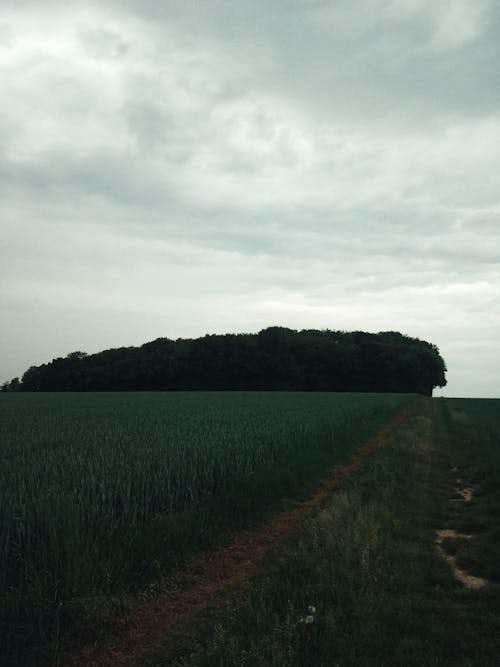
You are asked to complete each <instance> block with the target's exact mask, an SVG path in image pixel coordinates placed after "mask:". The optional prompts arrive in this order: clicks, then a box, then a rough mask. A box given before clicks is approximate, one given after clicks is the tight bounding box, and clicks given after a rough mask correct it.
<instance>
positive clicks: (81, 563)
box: [0, 392, 407, 664]
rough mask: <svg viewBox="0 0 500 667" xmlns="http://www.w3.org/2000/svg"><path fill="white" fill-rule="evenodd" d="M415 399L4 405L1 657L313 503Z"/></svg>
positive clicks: (162, 397) (106, 397)
mask: <svg viewBox="0 0 500 667" xmlns="http://www.w3.org/2000/svg"><path fill="white" fill-rule="evenodd" d="M406 399H407V397H405V396H402V395H382V394H379V395H373V394H372V395H362V394H357V395H349V394H328V393H319V394H315V393H311V392H309V393H257V392H251V393H244V392H242V393H222V392H218V393H211V394H209V393H195V392H194V393H154V394H153V393H145V392H143V393H140V394H138V393H117V394H113V393H109V394H91V393H81V394H48V393H47V394H9V393H7V394H4V395H2V397H1V401H0V410H1V414H0V432H1V433H2V442H1V449H0V455H1V457H2V462H3V465H2V466H1V468H0V591H1V594H2V601H1V604H0V625H1V628H2V629H1V632H3V636H2V637H1V638H0V643H1V645H2V646H4V647H7V646H10V647H11V649H12V651H11V656H12V655H14V656H15V659H14V664H16V662H17V663H19V659H18V657H19V656H20V655H24V654H23V651H24V650H25V647H26V646H29V647H30V650H31V655H32V656H34V647H36V646H39V647H43V646H44V645H46V644H47V642H48V641H49V640H51V639H52V638H53V637H54V634H55V632H56V629H57V628H58V627H59V625H60V622H61V620H64V619H61V614H63V615H67V614H68V613H71V610H72V609H75V608H76V607H78V606H79V605H81V603H82V601H84V600H86V601H87V603H88V604H92V600H96V599H98V598H99V597H100V596H110V595H113V594H118V593H121V592H123V591H124V590H127V587H130V586H131V585H133V584H134V583H136V584H137V583H140V582H142V581H144V580H145V579H148V578H151V577H153V576H155V575H156V574H159V573H161V572H165V570H166V569H168V568H169V567H172V566H173V565H176V564H178V563H180V562H182V560H183V558H185V557H186V555H188V554H190V553H192V552H193V551H195V550H196V549H199V548H201V547H204V546H207V545H209V544H213V543H216V542H218V541H220V540H222V539H223V538H224V536H225V534H226V533H227V531H228V530H230V529H234V528H237V527H239V526H242V525H247V524H248V523H249V522H250V521H252V520H255V519H257V518H258V517H259V516H262V515H263V514H265V513H266V512H268V511H269V510H270V509H271V508H272V507H277V506H279V505H280V504H281V503H283V502H284V501H286V500H287V499H292V500H293V499H299V498H301V497H304V496H305V495H306V494H307V493H309V492H310V490H311V488H312V486H313V484H314V482H315V480H317V479H318V478H319V477H320V476H321V475H322V474H323V473H324V470H325V468H326V467H327V466H328V465H331V464H332V463H334V462H336V461H337V460H339V458H340V457H342V456H343V455H345V453H346V452H347V451H348V450H349V448H350V447H351V446H352V445H353V443H354V441H355V440H356V439H358V438H361V437H364V436H366V435H367V434H368V433H369V432H370V431H371V430H372V429H373V428H374V427H375V426H376V424H378V423H380V421H381V420H383V419H385V418H386V417H387V416H388V415H389V414H390V413H391V412H393V411H394V409H395V408H396V407H397V406H399V405H401V404H402V402H403V401H404V400H406ZM23 661H24V662H23V664H26V661H25V659H24V657H23Z"/></svg>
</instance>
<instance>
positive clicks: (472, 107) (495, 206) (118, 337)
mask: <svg viewBox="0 0 500 667" xmlns="http://www.w3.org/2000/svg"><path fill="white" fill-rule="evenodd" d="M499 24H500V11H499V10H498V8H497V6H496V3H493V2H492V1H488V0H477V1H475V2H472V1H469V0H453V1H452V0H443V2H441V3H431V2H428V1H425V0H405V1H403V2H394V1H392V0H386V1H385V2H383V3H380V2H372V1H370V0H363V1H361V0H360V1H358V2H335V3H333V2H326V1H317V2H316V1H314V0H289V1H288V2H286V3H283V2H265V3H264V1H263V0H257V1H256V2H253V3H234V2H230V1H229V0H220V1H217V2H210V3H204V2H199V1H198V0H197V1H196V2H195V1H194V0H186V1H185V2H183V3H182V4H179V3H178V2H163V3H157V2H152V0H151V1H150V0H145V1H143V2H140V3H139V2H135V1H134V2H132V1H129V2H123V1H120V2H107V3H105V4H104V3H99V2H92V3H87V4H86V5H85V7H83V6H80V7H77V6H71V5H69V3H62V2H58V1H57V0H49V1H47V2H44V3H43V7H42V6H41V5H40V3H37V2H34V1H33V2H30V1H28V2H25V3H22V6H20V5H19V3H13V2H8V1H6V2H4V3H2V11H1V14H0V84H1V86H2V91H3V93H4V100H5V103H4V104H2V108H1V110H0V197H1V201H2V219H3V222H2V227H3V230H2V232H3V259H2V266H3V269H2V284H1V288H0V309H1V311H2V317H3V321H5V322H7V323H8V326H6V327H4V328H3V331H2V334H1V335H2V337H3V340H2V349H7V350H10V352H9V354H8V355H6V359H5V360H4V361H3V362H2V366H1V367H0V373H1V374H2V377H4V376H5V378H8V377H10V376H12V375H14V374H18V373H20V372H22V371H23V370H24V369H25V368H26V367H27V366H28V365H30V364H32V363H41V362H43V361H46V360H48V359H50V358H51V357H52V356H56V355H60V354H65V353H66V352H68V351H70V350H71V349H73V348H75V349H76V348H78V349H81V348H86V349H88V351H92V350H97V349H101V348H103V347H106V346H113V345H120V344H133V343H140V342H143V341H145V340H147V339H150V338H154V337H156V336H160V335H169V336H172V337H177V336H181V335H201V334H203V333H205V332H207V331H211V332H212V331H237V330H257V329H259V328H261V327H262V326H266V325H269V324H275V323H279V324H284V325H288V326H293V327H297V328H302V327H330V328H342V329H349V328H353V329H362V328H365V329H369V330H384V329H400V330H402V331H404V332H406V333H408V334H410V335H418V336H421V337H423V338H426V339H429V340H432V341H433V342H435V343H437V344H438V345H439V346H440V348H441V350H442V352H443V354H444V356H445V358H447V360H448V362H449V366H450V374H449V378H450V386H449V390H447V391H448V393H452V394H453V393H455V394H462V395H465V394H470V393H475V394H481V393H484V394H488V395H493V394H498V384H497V385H495V381H494V379H493V378H492V373H491V368H492V367H494V366H495V364H498V362H499V361H500V356H499V354H498V352H497V349H496V348H497V346H496V343H495V340H496V339H498V334H499V333H500V312H499V307H498V305H497V301H498V298H497V297H498V291H499V285H500V267H499V263H498V248H499V247H500V226H499V225H498V217H499V213H500V196H499V194H498V193H499V192H500V188H499V185H500V183H499V180H500V177H499V176H498V174H499V173H500V172H499V168H498V167H499V150H498V146H499V145H500V115H499V113H498V109H499V108H500V106H499V103H500V100H499V99H498V97H499V94H500V92H499V91H500V85H499V84H500V82H499V72H498V67H497V63H498V59H499V57H500V48H499V46H498V39H497V35H498V28H499ZM476 343H477V355H474V354H473V353H472V352H471V350H473V349H474V345H475V344H476ZM448 357H449V359H448ZM481 378H484V381H483V380H481Z"/></svg>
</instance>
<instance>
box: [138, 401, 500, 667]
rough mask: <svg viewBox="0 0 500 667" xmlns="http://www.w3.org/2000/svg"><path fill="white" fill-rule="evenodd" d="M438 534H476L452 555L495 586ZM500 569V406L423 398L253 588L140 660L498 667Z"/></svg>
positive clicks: (192, 664) (216, 665)
mask: <svg viewBox="0 0 500 667" xmlns="http://www.w3.org/2000/svg"><path fill="white" fill-rule="evenodd" d="M457 474H458V475H460V478H461V481H462V483H466V484H467V485H470V487H471V488H472V489H473V492H474V493H473V497H472V500H471V501H470V502H467V503H464V502H461V501H460V500H458V501H457V499H456V498H455V497H454V495H455V494H454V489H455V486H456V476H457ZM439 529H454V530H457V531H463V532H467V533H468V534H469V535H471V537H470V538H469V539H466V540H450V541H449V542H450V543H449V544H448V545H447V549H448V550H449V552H450V553H454V554H455V556H456V557H457V559H458V562H459V564H460V565H461V566H463V567H464V568H466V569H467V571H468V572H469V573H470V574H473V575H474V576H478V577H485V578H486V584H485V585H484V587H482V588H481V589H479V590H468V589H467V588H466V587H464V585H463V584H462V583H461V582H460V581H457V579H456V578H455V577H454V576H453V573H452V570H451V568H450V567H449V564H448V563H447V562H445V561H444V559H443V558H441V557H440V555H439V553H438V552H437V549H436V531H437V530H439ZM457 542H458V544H456V543H457ZM499 564H500V401H499V400H491V401H486V400H484V401H483V400H460V401H459V400H457V401H455V400H453V401H444V400H442V399H438V400H431V401H423V402H421V403H420V405H419V406H418V408H417V412H416V414H415V416H413V417H410V419H408V420H407V422H406V423H405V424H404V425H403V426H402V428H400V429H399V430H398V431H397V432H396V433H394V434H393V435H392V436H391V437H390V438H389V440H388V442H387V444H386V446H385V447H384V448H382V449H381V450H379V451H377V452H376V453H375V454H374V455H373V456H372V457H370V459H369V460H368V461H367V462H366V463H365V465H364V466H363V467H362V468H361V469H360V470H359V471H357V472H356V473H354V474H353V475H351V476H349V477H348V478H346V479H345V480H344V482H343V483H340V484H339V486H338V489H337V491H336V493H334V494H333V495H332V496H331V498H330V499H329V500H328V502H327V503H326V504H325V506H324V507H323V508H322V509H321V510H320V511H319V512H316V513H314V514H312V515H311V516H310V517H309V520H308V521H307V522H304V524H303V526H302V529H301V531H300V534H299V535H298V536H297V537H296V538H295V539H294V540H293V542H292V543H291V544H288V545H287V548H286V549H284V550H283V551H282V553H281V556H280V557H279V558H278V559H276V561H275V563H274V564H273V566H272V567H270V568H269V569H268V570H267V571H266V572H265V573H263V574H262V575H261V576H259V577H257V578H256V579H255V580H254V581H253V582H252V586H250V587H248V588H247V589H246V590H245V591H244V592H243V593H241V592H240V591H236V592H235V593H234V594H233V595H227V596H225V597H224V599H221V600H220V601H219V602H218V603H217V604H216V605H215V606H214V607H213V608H211V609H208V610H207V611H206V613H205V614H204V615H203V616H202V617H201V618H200V619H198V629H197V631H196V632H195V633H194V634H193V635H192V636H191V637H190V640H189V642H188V643H186V640H185V637H186V629H182V631H180V632H179V633H178V635H177V636H174V637H173V638H170V639H169V641H168V642H165V643H164V644H163V646H159V647H156V648H151V649H150V650H149V652H146V654H145V655H143V657H142V658H141V659H140V660H138V661H137V662H135V663H134V664H137V665H141V666H142V667H153V665H155V666H156V667H158V666H159V665H175V666H176V667H232V666H233V665H238V666H241V667H245V666H246V667H250V666H251V667H255V666H259V667H271V666H274V665H279V667H309V666H310V667H313V666H314V667H317V666H318V665H319V666H320V667H328V666H329V665H335V666H336V667H337V666H338V667H347V666H349V667H364V666H367V667H373V666H380V667H382V666H384V667H385V666H387V665H389V666H392V665H398V666H400V667H408V666H414V667H441V666H442V665H449V666H450V667H451V666H456V665H460V666H461V667H471V666H475V667H497V665H498V664H499V656H500V566H499ZM308 616H309V619H308V620H309V621H310V622H305V619H307V617H308ZM194 638H197V641H195V639H194ZM193 646H194V647H195V649H194V650H193Z"/></svg>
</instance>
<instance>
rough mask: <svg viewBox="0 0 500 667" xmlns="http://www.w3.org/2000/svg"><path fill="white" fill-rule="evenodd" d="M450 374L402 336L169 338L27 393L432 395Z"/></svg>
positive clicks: (28, 378) (39, 377)
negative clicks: (230, 392) (254, 391)
mask: <svg viewBox="0 0 500 667" xmlns="http://www.w3.org/2000/svg"><path fill="white" fill-rule="evenodd" d="M445 372H446V367H445V364H444V361H443V359H442V358H441V356H440V354H439V350H438V349H437V348H436V347H435V346H434V345H431V344H430V343H427V342H425V341H421V340H419V339H417V338H410V337H408V336H403V335H401V334H400V333H397V332H392V331H389V332H383V333H379V334H370V333H365V332H362V331H355V332H352V333H347V332H340V331H328V330H327V331H315V330H310V331H294V330H292V329H286V328H284V327H271V328H269V329H264V330H263V331H260V332H259V333H258V334H228V335H224V336H215V335H212V336H204V337H203V338H198V339H194V340H190V339H186V340H183V339H179V340H176V341H172V340H169V339H167V338H159V339H158V340H155V341H152V342H151V343H146V344H145V345H142V346H141V347H137V348H135V347H127V348H119V349H113V350H106V351H104V352H99V353H98V354H91V355H86V354H85V353H83V352H72V353H70V354H69V355H68V356H67V357H66V358H65V359H62V358H58V359H54V360H53V361H52V362H50V363H48V364H43V365H42V366H32V367H31V368H29V369H28V370H27V371H26V373H25V374H24V375H23V378H22V389H23V391H122V390H129V391H135V390H183V391H184V390H216V391H222V390H264V391H281V390H283V391H290V390H293V391H365V392H371V391H377V392H410V393H421V394H425V395H431V394H432V390H433V388H434V387H437V386H440V387H442V386H444V385H445V384H446V378H445Z"/></svg>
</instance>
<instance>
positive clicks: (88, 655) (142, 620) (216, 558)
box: [58, 405, 413, 667]
mask: <svg viewBox="0 0 500 667" xmlns="http://www.w3.org/2000/svg"><path fill="white" fill-rule="evenodd" d="M412 411H413V408H412V406H411V405H408V406H406V407H405V408H404V409H403V410H401V411H400V412H399V413H398V414H397V415H396V416H394V417H393V418H392V419H391V420H389V421H388V422H387V423H386V424H384V425H383V426H382V427H381V428H380V429H379V431H378V432H377V433H376V434H375V435H374V436H373V437H372V438H370V439H369V440H367V441H366V442H364V443H362V444H361V445H359V447H358V448H357V449H356V450H355V452H354V454H353V456H352V458H351V459H350V460H349V462H348V463H346V464H344V465H337V466H335V467H334V468H333V469H332V470H331V471H330V472H329V473H328V474H327V475H326V477H325V478H324V479H323V481H322V482H321V483H320V484H319V485H318V487H317V489H316V491H315V492H314V494H313V495H312V496H311V497H310V498H309V499H308V500H306V501H304V502H303V503H300V504H297V505H296V506H295V507H294V508H293V509H291V510H288V511H282V512H279V513H277V514H275V515H274V516H273V517H272V518H271V519H269V520H268V521H266V522H265V523H263V524H261V525H260V526H258V527H257V528H255V529H252V530H245V531H242V532H240V533H238V534H237V535H236V536H235V538H234V539H233V541H232V542H231V544H229V545H227V546H224V547H220V548H218V549H213V550H210V551H207V552H205V553H203V554H202V555H201V556H198V557H197V558H196V560H195V561H194V562H193V563H192V564H191V565H190V566H189V567H188V568H186V569H185V570H183V571H182V572H179V573H177V574H178V576H177V577H176V579H177V580H179V581H182V582H183V585H182V587H181V588H179V589H176V590H173V591H169V592H163V593H161V594H159V595H157V596H153V597H151V596H149V597H146V598H145V597H144V596H142V597H138V598H137V599H136V600H135V601H133V602H132V603H131V604H130V605H128V609H127V611H124V612H122V613H117V614H115V615H114V616H113V617H112V618H107V619H106V623H105V630H103V631H101V632H99V628H96V632H95V635H96V639H95V641H93V642H92V643H89V644H87V645H86V646H83V647H79V648H78V649H76V648H75V647H73V648H68V649H67V650H65V651H63V653H62V655H61V656H60V659H59V662H58V664H59V665H61V666H62V667H107V666H109V667H111V666H113V667H124V666H130V665H133V664H135V663H136V661H137V660H138V659H139V658H140V656H141V655H143V654H144V653H145V652H146V651H148V650H150V649H151V648H153V647H154V646H156V645H159V644H162V643H164V642H165V640H166V639H168V637H169V635H171V634H172V633H173V632H174V631H175V630H176V629H177V628H178V626H179V625H180V624H182V623H185V622H187V621H189V620H190V619H193V617H194V616H195V615H196V614H197V613H198V612H200V611H201V610H202V609H203V608H205V607H206V606H207V605H208V604H209V603H210V602H211V601H212V600H213V599H214V596H215V595H218V594H220V593H221V592H222V591H223V590H224V589H229V587H234V586H235V585H238V584H242V583H244V582H245V581H248V580H249V579H250V578H251V577H252V576H253V575H255V574H256V572H258V570H259V569H261V568H262V567H263V566H264V565H265V561H266V557H268V556H269V555H270V553H271V552H272V550H274V549H275V548H276V547H278V546H279V545H280V544H281V543H283V541H284V540H285V539H287V538H288V537H289V536H290V535H292V534H293V532H294V530H296V528H297V527H298V526H299V524H300V522H301V520H302V519H303V518H304V515H306V514H307V512H309V511H311V510H312V509H314V508H315V507H318V506H320V505H321V504H322V502H323V501H324V500H325V499H326V498H327V497H328V496H329V494H330V493H331V492H332V491H333V489H334V488H335V486H336V484H337V482H338V480H339V479H341V478H342V477H345V476H346V475H350V474H352V473H353V472H355V471H356V470H357V469H358V468H360V466H361V465H363V463H364V461H365V460H366V459H367V457H369V456H370V455H371V454H372V453H373V452H374V451H376V450H377V449H378V448H379V447H381V446H383V445H384V443H385V442H386V440H387V438H388V436H389V435H390V434H391V433H392V432H393V431H394V430H395V429H396V428H398V427H399V426H400V425H401V424H402V423H403V422H404V421H405V420H406V419H407V418H408V417H409V416H410V414H411V413H412Z"/></svg>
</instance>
